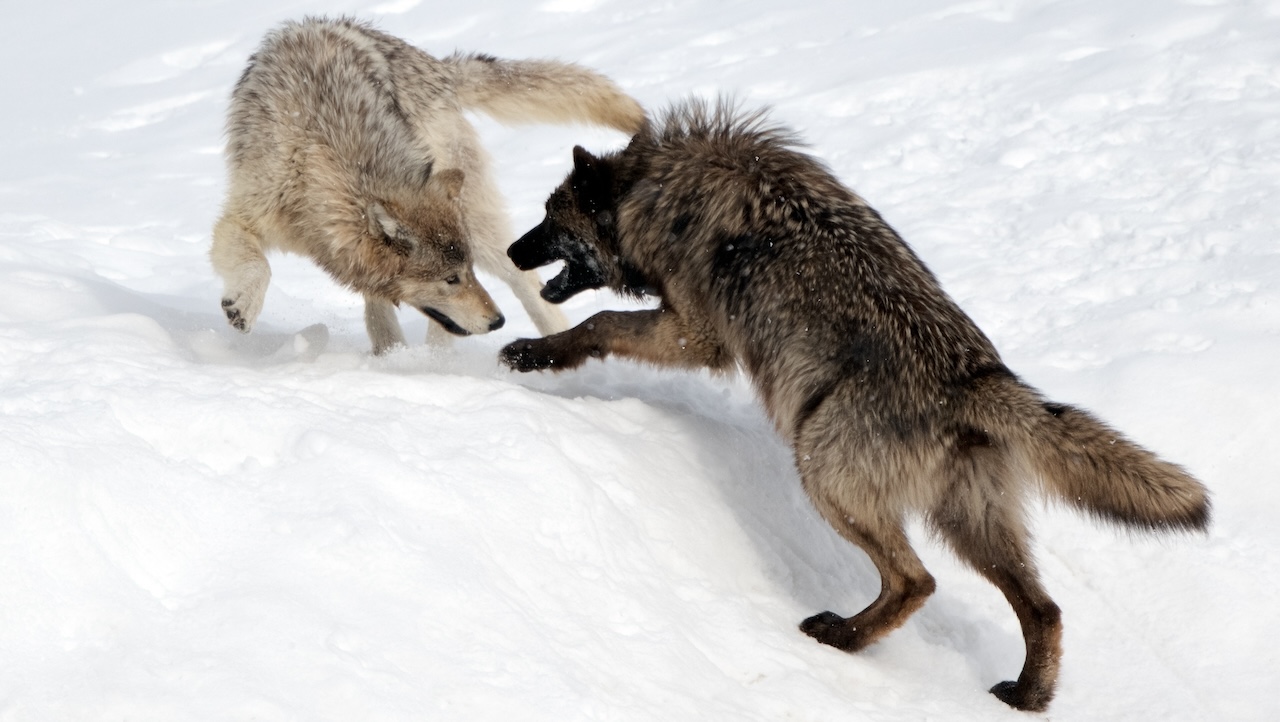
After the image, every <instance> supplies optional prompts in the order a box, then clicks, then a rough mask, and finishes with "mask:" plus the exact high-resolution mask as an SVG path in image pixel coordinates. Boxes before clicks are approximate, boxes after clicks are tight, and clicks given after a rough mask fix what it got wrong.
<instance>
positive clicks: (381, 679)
mask: <svg viewBox="0 0 1280 722" xmlns="http://www.w3.org/2000/svg"><path fill="white" fill-rule="evenodd" d="M860 4H861V5H866V6H867V7H866V8H865V9H863V8H857V7H855V5H857V4H855V3H848V2H834V1H833V2H803V1H802V2H789V3H774V2H764V1H763V0H753V1H752V2H743V3H735V4H732V5H731V4H728V3H717V2H709V1H707V0H694V1H690V2H684V3H633V2H623V1H622V0H547V1H545V2H543V3H541V4H540V5H539V4H536V3H533V4H528V5H526V4H522V3H516V2H510V1H508V2H503V3H483V2H477V3H420V2H418V0H388V1H387V2H381V3H379V2H373V3H361V2H341V1H339V2H327V1H325V0H318V1H317V2H311V3H302V2H291V1H283V2H268V3H261V2H248V0H204V1H203V2H199V3H170V2H160V1H159V0H138V1H135V2H129V3H59V2H53V3H34V2H28V3H24V4H23V6H22V7H21V10H20V11H19V10H18V9H11V11H10V12H9V13H7V16H8V20H7V21H6V22H5V23H4V24H3V25H2V26H0V59H2V60H3V64H2V65H0V68H2V69H0V87H2V89H3V93H4V95H3V97H4V98H5V104H4V107H5V111H4V112H3V113H2V114H0V131H2V132H3V138H4V140H3V142H2V143H0V574H2V576H0V578H2V579H3V585H0V650H3V651H2V652H0V719H3V720H73V719H74V720H88V719H102V720H250V719H254V720H355V719H370V720H410V719H412V720H421V719H431V720H512V719H518V720H651V719H671V720H722V719H723V720H729V719H733V720H836V719H849V720H854V719H876V720H921V719H946V720H995V719H1009V720H1017V719H1026V718H1027V715H1024V714H1021V713H1017V712H1013V711H1010V710H1008V709H1007V708H1005V707H1004V706H1003V705H1001V704H1000V703H999V702H998V701H997V700H995V699H994V698H993V697H991V696H990V695H988V694H987V693H986V692H985V691H984V690H985V689H986V688H987V687H989V686H990V685H992V684H993V683H995V682H997V681H1000V680H1002V679H1007V678H1010V677H1011V676H1012V675H1014V674H1016V671H1017V669H1018V667H1019V665H1020V664H1021V654H1022V652H1021V639H1020V636H1019V634H1018V631H1017V626H1016V623H1015V622H1014V618H1013V615H1012V612H1011V611H1010V610H1009V608H1008V606H1007V605H1006V604H1005V602H1004V601H1003V599H1001V598H1000V596H999V594H998V593H997V592H996V591H995V590H994V589H993V588H992V587H990V586H989V585H987V584H986V583H985V582H983V581H981V580H980V579H978V578H977V577H976V576H975V575H974V574H972V573H971V572H969V571H967V570H965V569H963V568H961V567H960V566H959V565H958V564H957V563H955V562H954V561H953V560H952V558H951V557H950V556H949V555H948V554H947V553H946V552H945V551H943V550H941V549H939V548H938V547H937V546H935V545H933V544H932V543H930V542H929V541H928V540H927V539H925V538H923V535H919V536H921V539H920V542H921V547H922V550H923V553H924V555H925V560H926V563H927V564H928V565H929V566H930V568H931V569H932V570H933V571H934V573H935V575H936V576H937V578H938V582H939V591H938V593H937V594H936V595H935V596H934V597H933V598H932V599H931V600H930V601H929V603H928V604H927V605H926V606H925V608H924V609H923V610H922V611H921V612H920V613H919V614H917V615H916V616H915V617H913V618H912V620H911V621H910V622H909V623H908V624H907V625H906V626H905V627H904V628H903V629H901V630H899V631H898V632H896V633H894V634H893V635H892V636H890V637H889V638H887V639H886V640H885V641H884V642H882V643H880V644H878V645H876V646H874V647H873V648H871V649H869V650H867V651H866V652H865V653H863V654H860V655H856V656H855V655H846V654H842V653H839V652H836V651H834V650H832V649H830V648H826V647H823V646H821V645H818V644H816V643H814V642H813V641H811V640H809V639H808V638H806V637H805V636H803V635H802V634H800V633H799V632H798V631H797V630H796V626H795V625H796V623H797V622H799V620H801V619H802V618H804V617H805V616H807V615H809V614H812V613H814V612H817V611H820V610H823V609H834V610H837V611H841V612H844V613H851V612H853V611H856V610H857V609H859V608H861V606H862V605H864V604H866V603H867V602H868V601H869V600H870V599H871V598H872V597H873V596H874V595H875V593H876V591H877V589H878V580H877V578H876V576H875V574H874V571H873V570H872V568H871V566H870V564H869V563H868V562H867V561H866V558H865V557H864V556H863V555H862V553H861V552H859V551H857V550H855V549H853V548H852V547H850V546H848V545H846V544H845V543H843V542H842V541H841V540H839V539H838V538H837V537H836V536H835V535H834V533H833V532H831V531H830V530H829V529H828V528H826V527H825V526H824V525H823V524H822V522H821V521H820V520H819V519H818V518H817V516H816V514H815V513H814V512H813V511H812V510H811V509H810V507H809V505H808V502H807V501H806V500H805V498H804V497H803V495H802V493H801V492H800V490H799V489H798V487H797V483H796V478H795V476H794V474H793V472H792V471H791V469H790V464H789V460H788V453H787V450H786V449H785V448H784V447H783V446H782V445H781V444H780V443H779V442H778V441H777V440H776V439H775V438H774V436H773V434H772V432H771V430H770V427H769V425H768V423H767V421H766V420H765V419H764V417H763V415H762V413H761V411H760V409H759V408H758V407H757V405H756V404H755V402H754V400H753V398H752V396H751V393H750V391H749V389H748V388H747V387H746V385H745V383H744V382H743V381H742V380H740V379H729V380H725V379H715V378H711V377H708V376H706V375H698V374H681V373H674V372H660V371H656V370H653V369H649V368H644V367H640V366H636V365H632V364H628V363H624V362H617V361H609V362H606V363H594V364H592V365H590V366H588V367H587V368H585V369H583V370H581V371H580V372H576V373H571V374H566V375H563V376H559V377H556V376H516V375H512V374H510V373H507V372H506V371H504V370H500V369H499V368H498V367H497V365H496V363H495V354H496V351H497V349H498V348H499V347H500V346H501V345H502V344H503V343H505V342H507V341H509V340H511V339H512V338H514V337H516V336H517V335H528V334H530V333H532V324H531V323H529V321H528V320H527V318H525V317H524V315H523V314H522V312H521V311H520V310H519V308H518V306H517V304H516V303H515V301H514V299H513V297H512V296H511V294H510V293H509V292H508V291H507V290H506V289H505V288H502V287H499V286H496V285H493V284H490V287H491V290H492V291H493V292H494V295H495V297H496V298H497V299H498V301H499V303H500V304H501V305H502V306H503V308H504V310H505V311H506V312H507V314H508V316H509V318H510V322H509V323H508V325H507V327H506V328H504V329H502V330H501V331H499V332H497V333H494V334H492V335H490V336H486V337H480V338H473V339H467V340H464V341H460V342H458V343H457V344H455V345H454V347H453V348H452V349H451V350H445V351H436V352H433V351H431V350H429V349H427V348H426V347H424V346H422V345H416V346H415V347H413V348H411V349H408V350H405V351H403V352H400V353H397V354H394V355H392V356H391V357H389V358H385V359H372V358H370V357H369V356H368V355H367V353H366V349H367V340H366V338H365V335H364V331H363V326H362V321H361V311H360V304H359V302H358V300H357V299H356V298H355V297H354V296H353V295H351V294H350V293H348V292H346V291H343V290H342V289H339V288H337V287H335V286H334V285H333V284H332V283H331V282H330V281H328V280H327V279H326V278H325V277H324V276H323V275H322V274H320V272H319V271H317V270H315V269H314V268H313V267H311V266H310V265H308V264H307V263H305V262H303V261H300V260H297V259H287V258H277V259H275V263H274V268H275V278H274V282H273V285H272V287H271V291H270V293H269V295H268V300H267V306H266V309H265V311H264V313H263V316H262V319H261V322H260V324H259V328H258V329H257V330H256V331H255V334H254V335H252V336H248V337H241V336H239V335H238V334H236V333H234V332H233V331H232V330H230V329H229V328H228V327H227V326H226V324H225V323H224V321H223V319H222V316H221V313H220V311H219V308H218V298H219V292H220V286H219V284H218V282H216V281H215V279H214V278H213V275H212V272H211V270H210V269H209V267H208V264H207V261H206V258H205V251H206V247H207V244H208V235H209V227H210V225H211V223H212V220H213V218H214V216H215V214H216V212H217V210H218V206H219V204H220V202H221V191H222V184H223V177H222V163H221V158H220V155H219V153H220V148H221V144H222V136H221V127H222V115H223V111H224V108H225V102H226V97H227V94H228V92H229V91H230V88H231V85H232V83H233V82H234V80H235V78H236V77H237V75H238V73H239V72H240V70H241V68H242V67H243V64H244V62H245V59H246V58H247V56H248V54H249V53H250V52H251V51H252V49H253V47H254V46H255V45H256V43H257V41H258V39H259V38H260V37H261V35H262V34H263V33H264V32H265V31H266V30H267V29H268V28H269V27H271V26H272V25H274V24H275V23H276V22H278V21H280V20H282V19H285V18H290V17H299V16H301V15H303V14H306V13H320V12H323V13H330V14H336V13H353V14H357V15H359V16H361V17H365V18H371V19H375V20H377V21H378V23H379V24H380V25H381V26H382V27H383V28H384V29H386V30H389V31H391V32H393V33H396V34H398V35H401V36H403V37H406V38H408V39H410V40H411V41H413V42H415V43H418V44H420V45H422V46H423V47H425V48H427V49H429V50H432V51H436V52H439V53H447V52H449V51H452V50H454V49H455V48H461V49H466V50H480V51H485V52H489V53H493V54H498V55H505V56H512V57H523V56H539V55H551V56H557V57H561V58H564V59H571V60H575V61H579V62H583V63H586V64H588V65H591V66H593V67H596V68H598V69H600V70H602V71H604V72H606V73H608V74H609V75H611V76H613V77H614V78H616V79H617V80H618V81H619V82H620V83H621V84H622V85H623V86H625V87H626V88H627V89H629V90H630V91H631V92H633V93H634V94H635V95H636V96H637V97H638V98H640V99H641V100H642V101H643V102H645V103H646V104H649V105H655V106H656V105H661V104H663V103H665V102H666V101H668V100H670V99H673V98H678V97H681V96H685V95H687V94H690V93H696V94H702V95H710V94H714V93H716V92H720V91H728V92H734V93H736V94H737V95H738V96H739V97H741V98H742V99H744V100H745V101H746V102H747V103H749V104H761V103H768V104H772V105H774V106H775V107H776V116H777V117H778V118H779V119H781V120H783V121H785V122H787V123H789V124H791V125H794V126H796V127H797V128H798V129H799V130H800V131H801V132H802V134H803V135H804V136H805V137H806V138H808V139H809V141H810V142H811V144H812V148H813V151H814V152H815V153H816V154H817V155H819V156H821V157H823V158H824V159H826V160H827V161H828V162H829V163H830V164H831V165H832V166H833V167H834V169H835V170H836V172H837V173H838V174H839V175H840V176H841V177H842V178H843V179H844V180H846V181H847V182H848V183H849V184H850V185H851V186H853V187H854V188H856V189H857V190H858V191H859V192H860V193H861V194H862V195H863V196H864V197H866V198H868V199H869V200H870V201H871V202H872V203H873V204H875V205H876V206H877V207H878V208H879V209H880V210H881V211H882V212H883V213H884V215H885V216H886V217H887V218H888V219H889V221H890V222H891V223H893V224H894V225H895V226H896V227H897V228H898V229H899V230H900V231H901V232H902V233H903V234H904V236H905V237H906V238H907V239H908V240H909V241H910V242H911V243H912V244H913V245H914V246H915V248H916V249H917V250H918V251H919V253H920V254H921V255H922V256H923V257H924V258H925V260H926V261H927V262H928V263H930V264H931V266H932V267H933V268H934V269H935V271H936V272H937V273H938V274H939V275H940V276H941V278H942V279H943V282H944V284H945V285H946V287H947V288H948V290H949V291H950V292H951V293H952V294H953V295H954V296H955V297H956V298H957V300H958V301H959V302H960V304H961V305H962V306H963V307H965V308H966V309H967V310H968V311H969V312H970V313H971V314H972V315H973V316H974V317H975V318H976V319H977V320H978V322H979V324H980V325H981V326H982V327H983V328H984V329H985V330H986V331H987V332H988V334H989V335H991V337H992V338H993V339H994V340H995V342H996V344H997V346H999V347H1000V348H1001V350H1002V352H1003V353H1004V355H1005V358H1006V361H1007V362H1008V363H1009V364H1010V365H1011V366H1012V367H1013V368H1014V369H1015V370H1017V371H1018V372H1020V373H1021V374H1022V375H1023V376H1024V377H1025V378H1026V379H1028V380H1029V381H1031V382H1032V383H1034V384H1036V385H1038V386H1039V387H1041V388H1042V389H1043V390H1045V391H1046V392H1047V393H1048V394H1049V395H1050V396H1051V397H1053V398H1055V399H1059V400H1062V401H1069V402H1073V403H1079V404H1081V405H1084V406H1087V407H1090V408H1092V409H1094V410H1095V411H1097V412H1098V413H1099V414H1100V415H1102V416H1103V417H1104V418H1106V419H1108V420H1109V421H1111V422H1112V423H1114V424H1115V425H1117V426H1119V427H1120V428H1122V429H1124V430H1126V431H1127V432H1128V433H1129V434H1130V435H1132V436H1133V437H1134V438H1136V439H1137V440H1139V441H1140V442H1142V443H1144V444H1146V445H1148V446H1149V447H1151V448H1152V449H1155V450H1157V451H1158V452H1160V453H1162V454H1163V455H1165V456H1167V457H1169V458H1171V459H1173V460H1175V461H1177V462H1179V463H1182V464H1184V465H1186V466H1187V467H1188V468H1190V469H1191V470H1193V471H1194V472H1195V473H1196V474H1198V475H1199V476H1200V477H1201V478H1202V479H1203V480H1204V481H1205V482H1206V483H1207V484H1208V485H1209V486H1210V488H1211V489H1212V490H1213V492H1214V501H1215V505H1216V513H1217V516H1216V519H1215V524H1214V527H1213V530H1212V532H1211V533H1210V534H1209V535H1208V537H1207V538H1206V537H1182V538H1166V539H1154V540H1153V539H1147V538H1142V537H1131V536H1129V535H1128V534H1126V533H1123V532H1115V531H1112V530H1110V529H1100V528H1097V527H1095V526H1094V525H1092V524H1090V523H1088V522H1086V521H1084V520H1081V519H1079V518H1077V517H1075V516H1072V515H1070V514H1068V513H1065V512H1062V511H1058V510H1054V509H1049V510H1045V511H1041V512H1038V524H1037V526H1038V531H1039V550H1040V556H1041V560H1042V566H1043V571H1044V575H1045V579H1046V583H1047V585H1048V587H1049V589H1050V591H1051V592H1052V593H1053V594H1054V596H1055V598H1056V599H1057V601H1058V602H1059V604H1060V605H1061V606H1062V608H1063V610H1064V613H1065V620H1066V637H1065V647H1066V652H1065V656H1064V660H1063V674H1062V680H1061V687H1060V690H1059V695H1058V698H1057V700H1056V701H1055V703H1054V705H1053V707H1052V708H1051V710H1050V713H1049V714H1048V717H1050V718H1052V719H1061V720H1131V719H1142V720H1225V719H1233V720H1264V719H1275V718H1277V716H1280V702H1278V701H1277V698H1276V695H1275V692H1274V687H1275V684H1276V680H1277V679H1280V660H1278V659H1277V653H1276V651H1275V650H1276V645H1277V642H1280V614H1277V612H1276V600H1277V599H1280V525H1277V524H1276V523H1274V521H1273V519H1274V515H1275V513H1276V510H1277V505H1278V504H1280V491H1278V489H1280V486H1278V485H1277V483H1276V477H1277V476H1278V475H1280V461H1278V460H1277V455H1276V442H1275V438H1276V437H1277V435H1280V414H1278V413H1277V402H1278V401H1280V381H1277V377H1276V374H1275V373H1274V372H1273V370H1272V367H1273V366H1274V364H1275V363H1276V360H1277V356H1278V352H1280V283H1278V282H1280V250H1277V249H1278V248H1280V246H1277V242H1276V225H1277V210H1276V209H1277V208H1280V183H1277V179H1278V178H1280V41H1278V40H1277V38H1280V2H1277V1H1276V0H1258V1H1257V2H1230V3H1229V2H1225V1H1223V2H1217V1H1215V0H1184V1H1181V2H1175V1H1174V0H1170V2H1167V3H1161V4H1156V3H1150V2H1137V0H1131V1H1125V0H1121V1H1119V2H1117V1H1116V0H1058V1H1042V2H1033V1H1031V0H1004V1H997V0H969V1H964V0H900V1H899V2H895V3H877V4H872V3H860ZM479 125H480V127H481V128H482V131H483V134H484V137H485V139H486V142H487V143H488V145H489V146H490V150H491V151H492V152H493V154H494V155H495V156H496V157H497V158H498V159H499V164H500V169H501V173H502V183H503V188H504V190H505V191H506V193H507V196H508V199H509V201H510V204H511V208H512V215H513V217H514V219H515V226H516V227H517V228H518V229H521V230H523V229H525V228H527V227H529V226H531V225H532V224H533V223H535V222H536V221H537V220H538V219H539V218H540V215H541V203H542V200H543V199H544V198H545V196H546V193H547V192H548V191H549V190H550V189H551V188H552V187H553V186H554V185H555V184H556V183H557V182H558V181H559V179H560V177H561V176H562V174H563V173H564V172H565V170H566V169H567V168H568V166H569V148H570V146H571V145H572V144H573V143H574V142H582V143H584V144H587V145H589V146H591V147H594V148H605V147H608V146H611V145H616V144H618V143H620V142H622V139H621V138H619V137H616V136H614V135H611V134H609V133H605V132H603V131H591V130H583V129H541V128H534V129H515V130H513V129H506V128H502V127H499V126H497V125H495V124H493V123H491V122H489V121H487V120H480V121H479ZM620 305H621V304H620V303H619V302H618V301H617V299H615V298H613V297H611V296H609V295H608V294H596V295H587V296H584V297H580V298H578V299H574V301H572V302H571V303H570V304H569V307H568V309H567V310H568V312H569V313H570V315H571V317H572V318H573V319H574V320H579V319H581V318H584V317H585V316H587V315H589V314H590V313H592V312H594V311H596V310H598V309H601V308H610V307H619V306H620ZM404 319H405V320H406V322H407V325H408V326H409V331H410V333H411V335H412V336H414V337H417V338H421V336H422V334H423V331H424V329H425V323H424V322H423V321H422V320H421V319H415V318H412V317H411V316H410V315H409V314H408V313H407V312H406V313H405V315H404ZM316 324H323V326H322V327H321V326H315V325H316Z"/></svg>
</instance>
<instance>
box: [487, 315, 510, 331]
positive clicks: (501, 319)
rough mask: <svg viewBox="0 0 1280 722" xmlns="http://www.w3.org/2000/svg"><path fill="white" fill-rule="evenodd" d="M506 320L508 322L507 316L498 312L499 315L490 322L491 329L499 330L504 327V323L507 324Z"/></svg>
mask: <svg viewBox="0 0 1280 722" xmlns="http://www.w3.org/2000/svg"><path fill="white" fill-rule="evenodd" d="M506 322H507V317H506V316H503V315H502V314H498V317H497V318H495V319H494V320H493V321H492V322H490V324H489V330H490V331H497V330H498V329H500V328H502V326H503V324H505V323H506Z"/></svg>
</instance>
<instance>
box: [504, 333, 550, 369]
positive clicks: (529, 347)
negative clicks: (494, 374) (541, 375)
mask: <svg viewBox="0 0 1280 722" xmlns="http://www.w3.org/2000/svg"><path fill="white" fill-rule="evenodd" d="M498 358H499V360H501V361H502V363H503V364H505V365H507V366H508V367H510V368H512V369H514V370H516V371H521V372H528V371H542V370H544V369H549V368H551V367H553V366H556V365H557V361H558V357H557V356H556V354H555V352H554V351H553V350H552V349H551V347H550V346H549V345H548V344H547V343H545V342H544V341H543V339H537V338H522V339H518V340H515V341H512V342H511V343H509V344H507V345H506V346H503V347H502V351H501V352H500V353H499V355H498Z"/></svg>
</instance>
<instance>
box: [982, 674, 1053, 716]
mask: <svg viewBox="0 0 1280 722" xmlns="http://www.w3.org/2000/svg"><path fill="white" fill-rule="evenodd" d="M990 692H991V694H994V695H995V696H996V698H997V699H999V700H1000V701H1001V702H1004V703H1005V704H1007V705H1009V706H1010V707H1013V708H1014V709H1020V710H1023V711H1024V712H1043V711H1044V710H1045V708H1046V707H1048V706H1049V700H1050V699H1051V698H1052V697H1053V693H1052V692H1046V691H1044V690H1042V689H1027V688H1026V687H1019V686H1018V683H1017V682H1014V681H1008V680H1007V681H1004V682H1000V683H999V684H997V685H996V686H994V687H992V688H991V690H990Z"/></svg>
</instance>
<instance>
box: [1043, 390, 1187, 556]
mask: <svg viewBox="0 0 1280 722" xmlns="http://www.w3.org/2000/svg"><path fill="white" fill-rule="evenodd" d="M1041 407H1042V408H1043V410H1044V413H1043V416H1042V418H1039V419H1037V420H1036V422H1033V423H1032V424H1030V428H1029V431H1030V440H1029V447H1030V448H1028V449H1027V452H1028V453H1027V456H1028V461H1029V462H1030V463H1031V466H1032V468H1033V470H1034V471H1036V472H1037V473H1038V474H1039V475H1040V478H1041V479H1042V480H1043V483H1044V486H1045V489H1046V490H1047V491H1049V492H1052V493H1054V494H1055V495H1057V496H1058V497H1060V498H1061V499H1062V501H1064V502H1065V503H1067V504H1068V505H1070V506H1073V507H1075V508H1077V509H1079V510H1081V511H1083V512H1085V513H1087V514H1090V515H1092V516H1094V517H1096V518H1098V519H1101V520H1103V521H1108V522H1113V523H1117V524H1122V525H1126V526H1132V527H1137V528H1140V529H1146V530H1150V531H1164V530H1182V531H1203V530H1205V529H1207V528H1208V526H1209V515H1210V504H1209V495H1208V491H1207V490H1206V489H1205V488H1204V485H1203V484H1201V483H1200V482H1199V481H1197V480H1196V479H1195V478H1194V477H1192V476H1191V475H1190V474H1188V473H1187V472H1186V471H1184V470H1183V469H1182V468H1181V467H1179V466H1177V465H1175V464H1171V463H1169V462H1167V461H1163V460H1161V459H1159V458H1157V457H1156V455H1155V454H1152V453H1151V452H1150V451H1147V450H1146V449H1144V448H1142V447H1141V446H1138V445H1137V444H1135V443H1133V442H1132V441H1129V440H1128V439H1126V438H1125V437H1124V436H1122V435H1121V434H1120V433H1119V432H1117V431H1115V430H1113V429H1111V428H1109V427H1108V426H1107V425H1106V424H1104V423H1102V422H1101V421H1099V420H1098V419H1096V418H1094V417H1093V416H1092V415H1091V414H1089V413H1088V412H1087V411H1084V410H1081V409H1077V408H1075V407H1072V406H1064V405H1060V404H1041Z"/></svg>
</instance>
